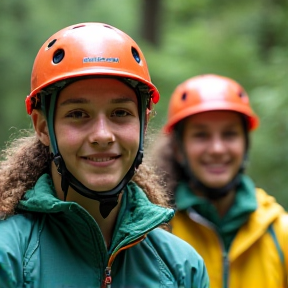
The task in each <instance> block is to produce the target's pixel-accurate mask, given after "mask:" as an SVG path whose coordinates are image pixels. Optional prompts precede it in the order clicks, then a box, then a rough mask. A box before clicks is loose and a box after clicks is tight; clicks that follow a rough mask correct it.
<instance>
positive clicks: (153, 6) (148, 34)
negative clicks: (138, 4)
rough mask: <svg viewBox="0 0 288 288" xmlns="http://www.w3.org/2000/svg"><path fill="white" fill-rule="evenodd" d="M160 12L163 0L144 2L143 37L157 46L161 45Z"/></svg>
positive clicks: (143, 0)
mask: <svg viewBox="0 0 288 288" xmlns="http://www.w3.org/2000/svg"><path fill="white" fill-rule="evenodd" d="M160 10H161V0H142V11H143V13H142V24H141V35H142V37H143V38H144V39H145V40H147V41H148V42H150V43H151V44H153V45H155V46H157V45H159V43H160V37H159V32H160V29H159V28H160V21H159V16H160Z"/></svg>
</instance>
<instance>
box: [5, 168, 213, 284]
mask: <svg viewBox="0 0 288 288" xmlns="http://www.w3.org/2000/svg"><path fill="white" fill-rule="evenodd" d="M18 208H19V211H20V213H19V214H17V215H14V216H12V217H10V218H8V219H6V220H3V221H0V287H1V288H12V287H13V288H20V287H25V288H68V287H69V288H94V287H112V288H116V287H117V288H118V287H123V288H124V287H125V288H129V287H131V288H132V287H133V288H137V287H139V288H140V287H141V288H142V287H147V288H148V287H149V288H153V287H185V288H186V287H193V288H196V287H199V288H207V287H209V283H208V282H209V281H208V276H207V272H206V268H205V265H204V263H203V260H202V258H201V257H200V256H199V255H198V254H197V252H196V251H195V250H194V249H193V248H192V247H191V246H189V245H188V244H187V243H186V242H184V241H183V240H181V239H179V238H177V237H176V236H174V235H172V234H171V233H169V232H166V231H165V230H163V229H160V228H156V227H157V226H159V225H160V224H161V223H166V222H168V221H169V220H170V219H171V218H172V217H173V214H174V212H173V210H171V209H166V208H163V207H159V206H157V205H154V204H152V203H151V202H150V201H149V200H148V199H147V197H146V195H145V193H144V192H143V191H142V190H141V189H140V188H139V187H138V186H137V185H136V184H135V183H133V182H131V183H129V185H128V186H127V188H126V189H125V192H124V195H123V197H122V202H121V209H120V212H119V216H118V219H117V223H116V226H115V230H114V235H113V238H112V243H111V248H109V250H107V248H106V245H105V242H104V239H103V236H102V234H101V231H100V229H99V227H98V225H97V223H96V221H95V220H94V219H93V218H92V217H91V216H90V214H88V212H87V211H86V210H84V209H83V208H82V207H81V206H79V205H78V204H77V203H73V202H63V201H61V200H59V199H58V198H57V197H56V193H55V190H54V187H53V184H52V180H51V178H50V176H49V175H47V174H45V175H43V176H42V177H41V178H40V179H39V180H38V182H37V183H36V185H35V187H34V188H33V189H31V190H29V191H27V193H26V194H25V198H24V199H23V200H21V201H20V203H19V206H18ZM107 267H108V268H107ZM110 270H111V272H110ZM105 271H106V272H105ZM108 272H109V273H108ZM105 273H108V274H107V275H108V276H107V275H106V276H107V277H105ZM110 275H111V278H110ZM111 279H112V285H111V286H110V284H109V282H110V280H111ZM105 281H106V282H107V284H103V282H105Z"/></svg>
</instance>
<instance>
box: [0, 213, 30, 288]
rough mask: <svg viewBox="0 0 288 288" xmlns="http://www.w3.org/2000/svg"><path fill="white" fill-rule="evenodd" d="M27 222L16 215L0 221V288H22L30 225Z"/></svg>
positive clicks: (21, 216)
mask: <svg viewBox="0 0 288 288" xmlns="http://www.w3.org/2000/svg"><path fill="white" fill-rule="evenodd" d="M28 220H29V219H27V217H24V216H23V215H16V216H12V217H10V218H8V219H7V220H1V221H0V287H1V288H16V287H17V288H18V287H23V273H24V272H23V263H24V254H25V247H27V242H28V239H29V231H30V229H29V228H30V227H29V226H30V225H31V224H30V221H28ZM27 232H28V233H27Z"/></svg>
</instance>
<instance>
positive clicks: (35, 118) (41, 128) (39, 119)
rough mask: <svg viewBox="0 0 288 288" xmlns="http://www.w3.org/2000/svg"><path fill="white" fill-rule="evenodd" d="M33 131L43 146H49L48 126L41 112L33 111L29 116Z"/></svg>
mask: <svg viewBox="0 0 288 288" xmlns="http://www.w3.org/2000/svg"><path fill="white" fill-rule="evenodd" d="M31 118H32V122H33V126H34V130H35V132H36V134H37V136H38V138H39V140H40V141H41V142H42V143H43V144H44V145H45V146H49V145H50V139H49V133H48V125H47V121H46V118H45V116H44V114H43V113H42V111H41V110H38V109H34V110H33V111H32V114H31Z"/></svg>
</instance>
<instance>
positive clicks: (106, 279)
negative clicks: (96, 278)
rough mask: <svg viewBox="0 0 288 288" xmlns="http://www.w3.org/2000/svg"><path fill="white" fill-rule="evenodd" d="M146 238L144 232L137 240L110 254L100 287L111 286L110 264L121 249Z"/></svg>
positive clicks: (109, 287)
mask: <svg viewBox="0 0 288 288" xmlns="http://www.w3.org/2000/svg"><path fill="white" fill-rule="evenodd" d="M145 238H146V234H145V235H143V236H141V237H140V238H138V239H137V240H135V241H134V242H132V243H130V244H128V245H127V246H124V247H122V248H120V249H119V250H118V251H117V252H115V253H114V254H113V253H112V255H111V256H110V258H109V260H108V265H107V267H106V268H105V272H104V280H103V284H102V287H101V288H111V287H112V276H111V274H112V273H111V271H112V268H111V267H112V264H113V262H114V260H115V258H116V256H117V255H118V254H119V253H120V252H121V251H123V250H127V249H129V248H131V247H133V246H135V245H136V244H138V243H140V242H141V241H143V240H144V239H145Z"/></svg>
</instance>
